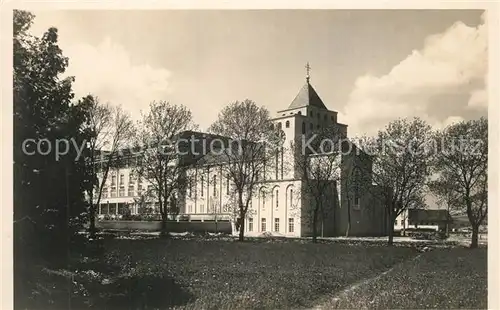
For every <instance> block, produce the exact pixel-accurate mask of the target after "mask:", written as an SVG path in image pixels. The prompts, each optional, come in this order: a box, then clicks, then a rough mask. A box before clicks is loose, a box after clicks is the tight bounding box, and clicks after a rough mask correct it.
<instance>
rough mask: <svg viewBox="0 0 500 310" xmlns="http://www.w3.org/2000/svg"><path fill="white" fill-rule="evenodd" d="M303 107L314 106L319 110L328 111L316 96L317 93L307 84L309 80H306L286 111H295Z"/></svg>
mask: <svg viewBox="0 0 500 310" xmlns="http://www.w3.org/2000/svg"><path fill="white" fill-rule="evenodd" d="M305 106H314V107H317V108H320V109H325V110H328V109H327V108H326V106H325V104H324V103H323V101H322V100H321V98H320V97H319V96H318V93H317V92H316V91H315V90H314V88H313V87H312V86H311V84H310V83H309V79H307V82H306V84H305V85H304V86H302V88H301V89H300V91H299V93H298V94H297V96H296V97H295V99H293V101H292V103H291V104H290V105H289V106H288V109H296V108H301V107H305Z"/></svg>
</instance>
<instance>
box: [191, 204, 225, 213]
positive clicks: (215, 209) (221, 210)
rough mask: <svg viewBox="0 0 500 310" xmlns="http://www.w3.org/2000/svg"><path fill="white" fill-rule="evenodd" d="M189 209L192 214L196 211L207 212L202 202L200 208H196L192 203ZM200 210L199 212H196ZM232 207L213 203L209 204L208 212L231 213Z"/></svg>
mask: <svg viewBox="0 0 500 310" xmlns="http://www.w3.org/2000/svg"><path fill="white" fill-rule="evenodd" d="M188 211H189V213H191V214H196V213H205V205H204V204H200V205H198V210H196V207H195V206H193V205H192V204H190V205H189V207H188ZM196 211H198V212H196ZM229 211H230V209H229V206H228V205H227V204H225V205H223V206H222V208H221V207H219V206H218V205H213V204H208V207H207V210H206V212H207V213H209V214H220V213H229Z"/></svg>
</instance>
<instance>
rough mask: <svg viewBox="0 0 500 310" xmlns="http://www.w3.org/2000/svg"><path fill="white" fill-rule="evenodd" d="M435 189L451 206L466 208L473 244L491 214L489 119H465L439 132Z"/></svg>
mask: <svg viewBox="0 0 500 310" xmlns="http://www.w3.org/2000/svg"><path fill="white" fill-rule="evenodd" d="M437 141H438V142H439V144H438V146H439V148H438V150H439V152H438V154H437V156H436V159H435V162H434V169H435V172H436V173H437V174H438V178H437V180H435V181H434V182H433V183H432V187H431V189H432V190H433V192H434V193H435V194H436V195H437V196H438V197H440V198H441V199H445V200H446V201H447V203H448V204H449V205H450V206H453V207H454V208H457V209H460V210H464V209H465V210H464V211H465V212H466V213H467V217H468V218H469V222H470V224H471V226H472V240H471V245H470V246H471V248H476V247H477V246H478V233H479V227H480V226H481V224H483V222H484V221H485V219H486V218H487V214H488V120H487V119H486V118H480V119H478V120H470V121H462V122H459V123H455V124H453V125H450V126H448V127H446V128H445V129H444V130H442V131H440V132H438V134H437Z"/></svg>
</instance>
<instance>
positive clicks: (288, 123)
mask: <svg viewBox="0 0 500 310" xmlns="http://www.w3.org/2000/svg"><path fill="white" fill-rule="evenodd" d="M332 118H333V117H332ZM277 127H278V129H281V122H279V123H278V126H277ZM285 128H290V121H286V122H285ZM320 128H321V126H320V125H319V124H317V125H316V129H320ZM313 129H314V124H313V123H309V130H313ZM302 133H303V134H305V133H306V123H305V122H302Z"/></svg>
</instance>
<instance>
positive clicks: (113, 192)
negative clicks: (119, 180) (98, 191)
mask: <svg viewBox="0 0 500 310" xmlns="http://www.w3.org/2000/svg"><path fill="white" fill-rule="evenodd" d="M146 190H147V191H148V192H151V191H152V190H153V187H152V186H151V185H148V187H147V188H146ZM142 192H143V186H142V185H141V184H140V183H139V184H138V185H137V191H135V187H134V185H129V187H128V191H127V192H125V187H124V186H122V187H120V188H119V189H118V192H117V189H116V187H115V186H111V188H110V190H108V188H107V187H104V188H103V189H102V198H108V197H111V198H115V197H134V196H140V195H141V194H142Z"/></svg>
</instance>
